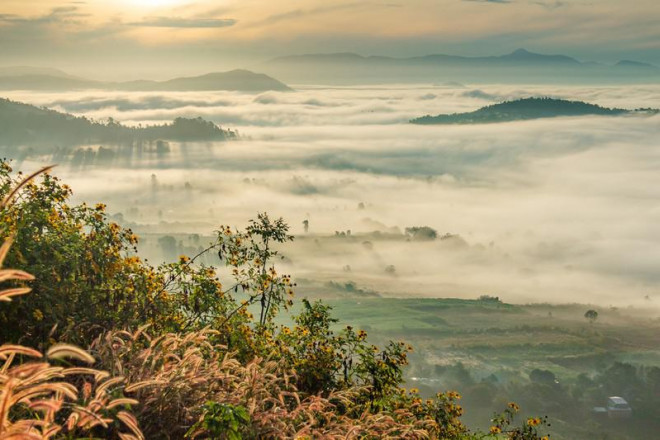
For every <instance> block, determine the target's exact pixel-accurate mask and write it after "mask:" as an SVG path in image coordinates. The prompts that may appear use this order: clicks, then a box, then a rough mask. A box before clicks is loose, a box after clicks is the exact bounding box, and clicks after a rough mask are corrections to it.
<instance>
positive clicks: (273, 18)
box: [249, 2, 392, 27]
mask: <svg viewBox="0 0 660 440" xmlns="http://www.w3.org/2000/svg"><path fill="white" fill-rule="evenodd" d="M387 6H388V7H392V5H387ZM363 7H369V2H351V3H343V4H339V5H334V6H321V7H318V8H309V9H293V10H290V11H286V12H280V13H277V14H273V15H270V16H268V17H266V18H265V19H263V20H260V21H258V22H254V23H251V24H250V25H249V27H256V26H265V25H272V24H276V23H279V22H282V21H290V20H298V19H302V18H304V17H310V16H314V15H320V14H326V13H330V12H337V11H344V10H350V9H356V8H363Z"/></svg>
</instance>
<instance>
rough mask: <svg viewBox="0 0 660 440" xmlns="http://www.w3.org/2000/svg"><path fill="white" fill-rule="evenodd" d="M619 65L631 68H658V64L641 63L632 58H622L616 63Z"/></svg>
mask: <svg viewBox="0 0 660 440" xmlns="http://www.w3.org/2000/svg"><path fill="white" fill-rule="evenodd" d="M616 66H617V67H630V68H642V69H657V67H656V66H654V65H653V64H649V63H640V62H639V61H632V60H621V61H619V62H618V63H616Z"/></svg>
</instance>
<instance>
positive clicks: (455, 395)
mask: <svg viewBox="0 0 660 440" xmlns="http://www.w3.org/2000/svg"><path fill="white" fill-rule="evenodd" d="M447 396H449V398H450V399H452V400H459V399H460V398H461V395H460V394H458V393H457V392H456V391H450V392H448V393H447Z"/></svg>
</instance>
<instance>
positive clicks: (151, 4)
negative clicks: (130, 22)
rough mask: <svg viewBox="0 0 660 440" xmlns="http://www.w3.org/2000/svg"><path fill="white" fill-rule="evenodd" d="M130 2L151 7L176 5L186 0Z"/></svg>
mask: <svg viewBox="0 0 660 440" xmlns="http://www.w3.org/2000/svg"><path fill="white" fill-rule="evenodd" d="M129 1H130V3H132V4H134V5H136V6H144V7H150V8H157V7H164V6H174V5H177V4H181V3H183V2H184V1H185V0H129Z"/></svg>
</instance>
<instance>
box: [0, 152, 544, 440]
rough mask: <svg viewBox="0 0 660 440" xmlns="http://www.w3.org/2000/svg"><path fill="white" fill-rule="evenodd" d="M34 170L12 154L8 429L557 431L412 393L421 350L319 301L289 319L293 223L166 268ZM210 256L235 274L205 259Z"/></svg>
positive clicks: (1, 387)
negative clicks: (284, 258)
mask: <svg viewBox="0 0 660 440" xmlns="http://www.w3.org/2000/svg"><path fill="white" fill-rule="evenodd" d="M30 179H31V178H30V177H28V178H27V179H25V178H23V176H21V175H18V176H16V175H14V174H13V173H12V170H11V167H10V166H9V165H8V164H7V163H6V162H1V163H0V196H1V197H2V199H3V200H4V201H3V203H2V205H1V206H0V208H1V210H2V212H1V216H0V219H1V222H0V234H1V235H2V239H3V241H4V245H3V246H2V249H0V262H2V263H3V267H4V268H5V269H2V272H0V276H1V279H2V280H3V281H4V282H6V283H7V284H6V289H5V290H3V291H1V292H0V301H2V307H0V341H2V343H3V344H4V345H2V346H0V363H1V364H0V371H2V374H0V397H2V398H1V399H0V402H2V404H1V405H0V439H2V440H9V439H14V438H24V439H47V438H48V439H51V438H54V439H71V438H83V437H84V438H121V439H123V440H134V439H143V438H149V439H161V438H163V439H166V438H172V439H180V438H213V439H241V438H244V439H275V438H297V439H316V438H333V439H335V438H336V439H339V438H342V439H357V438H361V439H377V438H378V439H379V438H389V439H399V438H408V439H421V438H434V439H457V440H458V439H463V440H467V439H500V438H509V439H517V440H538V439H541V438H544V439H546V440H547V437H542V431H543V430H544V427H545V424H546V420H545V419H542V418H538V417H528V418H525V419H522V420H514V418H515V416H516V413H517V412H518V410H519V408H518V406H517V405H516V404H515V403H512V402H511V403H508V404H507V405H506V406H505V410H504V412H503V413H502V414H500V415H496V416H495V417H494V418H493V419H492V422H491V423H490V426H489V428H488V429H487V432H485V433H474V432H473V433H471V432H469V431H468V429H467V428H466V426H465V425H464V423H463V422H462V421H461V416H462V414H463V409H462V408H461V406H460V405H459V404H458V400H459V399H460V395H459V394H458V393H456V392H454V391H446V392H445V391H440V392H438V393H437V394H434V395H433V396H431V397H428V398H422V397H421V396H420V395H419V390H416V389H409V390H406V389H405V388H403V369H404V367H405V365H406V364H407V363H408V360H407V359H408V354H409V352H410V351H411V350H412V348H411V347H410V346H408V345H407V344H406V343H405V342H401V341H388V342H385V343H384V344H383V345H381V346H377V345H373V343H371V342H370V341H369V340H368V338H367V334H366V332H365V331H364V330H359V329H357V328H355V327H353V326H350V325H348V326H345V327H343V328H341V329H337V328H335V326H334V325H335V323H336V319H335V318H333V317H332V314H331V308H330V307H329V306H327V305H325V304H323V303H321V302H314V303H312V302H309V301H307V300H303V301H302V302H301V303H300V306H299V307H300V309H299V310H300V311H299V313H296V314H294V315H292V316H291V320H292V323H291V324H290V325H285V324H278V323H277V321H276V318H277V317H278V316H280V315H281V314H285V313H288V312H287V311H288V310H290V308H291V307H293V306H294V305H295V298H294V296H293V295H294V291H293V290H294V288H295V283H293V282H292V280H291V277H290V276H289V275H287V274H281V273H279V272H278V269H277V266H276V265H275V261H276V260H277V258H279V256H278V252H277V251H275V250H274V248H273V246H274V245H277V244H284V243H286V242H288V241H290V240H292V238H293V237H291V236H290V235H289V234H288V226H287V224H286V223H285V222H284V221H283V220H282V219H276V220H273V219H271V218H269V217H268V216H267V215H266V214H260V215H258V217H257V218H256V219H254V220H251V221H250V222H249V224H248V225H247V227H246V228H245V229H244V230H237V229H234V228H230V227H225V226H220V227H219V228H218V231H217V236H216V237H215V239H214V241H213V242H212V243H210V244H209V245H208V247H207V248H206V249H205V250H203V251H202V252H200V253H199V254H198V255H196V256H192V257H188V256H183V255H182V256H180V257H179V259H178V261H176V262H173V263H166V264H162V265H160V266H158V267H153V266H151V265H149V264H147V263H146V262H145V261H143V260H141V259H140V258H139V257H138V256H137V255H136V254H135V245H136V244H137V237H136V236H135V235H134V234H133V232H132V231H131V230H128V229H124V228H122V227H121V226H119V225H117V224H116V223H112V222H110V221H109V220H108V217H107V214H106V212H105V206H104V205H102V204H99V205H96V206H93V207H92V206H86V205H78V206H74V205H70V204H69V197H70V196H71V190H70V189H69V188H68V187H67V186H66V185H64V184H62V183H61V182H60V181H59V180H58V179H57V178H55V177H52V176H50V175H48V174H45V175H44V176H43V177H42V178H41V179H40V181H39V182H34V181H30ZM207 253H213V254H216V255H217V256H218V257H219V259H220V261H221V262H222V263H223V264H224V265H225V266H226V267H227V269H228V271H222V273H228V275H227V276H226V277H224V276H223V277H221V276H220V272H219V271H218V270H217V269H216V268H214V267H211V266H206V265H203V264H197V259H198V258H199V257H200V256H201V255H204V254H207ZM8 268H18V269H20V270H18V269H8ZM28 286H29V287H28ZM30 290H31V291H30ZM18 344H20V345H18ZM72 344H76V345H72ZM78 346H80V347H82V348H84V349H81V348H78ZM42 352H43V353H45V355H43V356H42V354H41V353H42ZM63 360H66V363H63Z"/></svg>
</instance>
